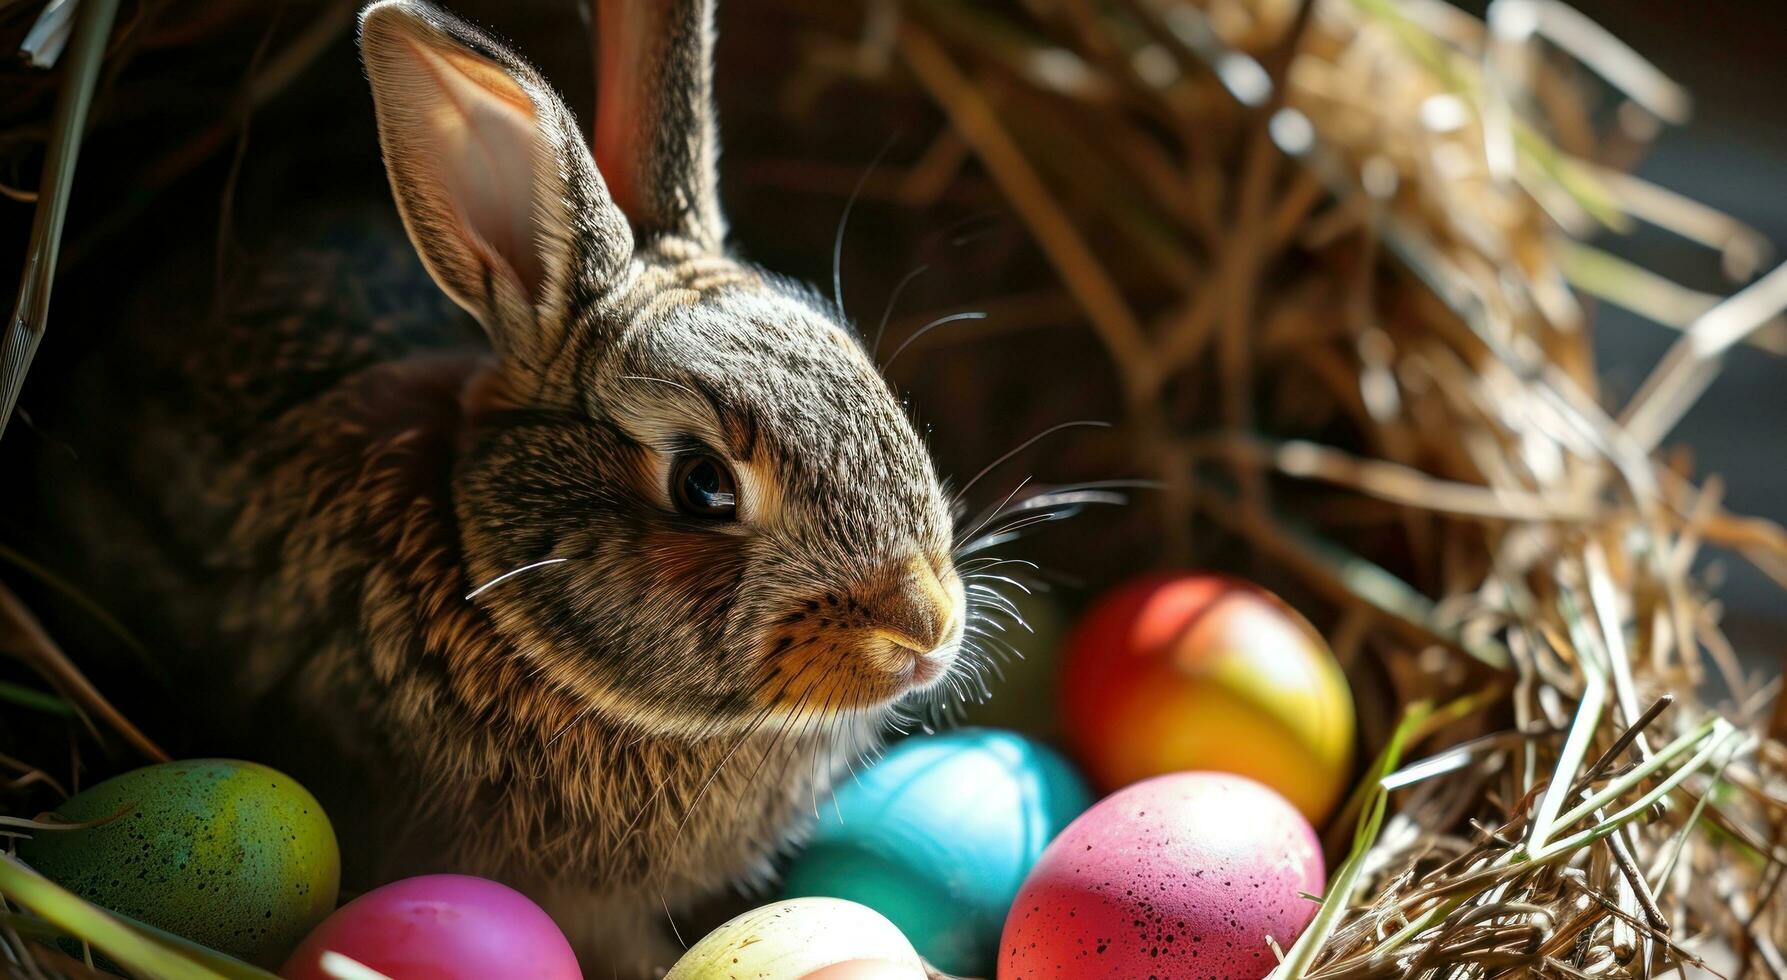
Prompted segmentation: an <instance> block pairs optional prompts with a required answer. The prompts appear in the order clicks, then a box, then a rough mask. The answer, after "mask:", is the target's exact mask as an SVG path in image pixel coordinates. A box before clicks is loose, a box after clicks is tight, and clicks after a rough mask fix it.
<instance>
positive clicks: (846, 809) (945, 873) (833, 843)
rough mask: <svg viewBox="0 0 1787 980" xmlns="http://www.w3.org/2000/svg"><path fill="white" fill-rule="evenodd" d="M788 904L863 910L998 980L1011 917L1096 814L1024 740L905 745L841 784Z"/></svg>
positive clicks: (962, 737) (797, 865)
mask: <svg viewBox="0 0 1787 980" xmlns="http://www.w3.org/2000/svg"><path fill="white" fill-rule="evenodd" d="M834 803H835V805H833V806H825V807H821V808H820V813H821V817H820V820H819V826H818V828H817V829H816V830H815V831H814V834H813V839H812V842H811V843H810V844H809V845H808V847H807V849H806V850H805V851H804V852H803V853H802V854H801V855H800V857H798V858H797V859H795V861H794V862H793V864H792V865H790V866H789V868H788V870H787V873H786V875H785V876H784V879H783V881H784V885H783V889H784V892H785V894H786V895H788V896H789V897H801V896H811V895H819V896H830V897H833V898H845V899H850V900H852V901H856V902H861V903H862V904H864V905H867V906H869V907H870V908H872V909H875V910H876V911H878V912H880V913H881V914H882V915H885V916H887V918H889V919H890V920H892V921H893V923H894V924H895V925H897V926H899V927H900V930H901V931H902V932H904V933H905V934H906V938H908V939H910V940H911V941H912V945H913V946H914V947H916V948H917V949H918V951H919V953H921V954H923V955H924V957H925V958H926V959H927V960H929V961H930V962H931V964H932V965H933V966H936V967H937V968H939V969H941V970H943V971H945V972H947V973H954V974H959V975H966V976H991V975H992V969H993V961H994V958H995V956H996V954H997V952H998V949H999V933H1000V930H1001V929H1002V928H1003V927H1004V924H1005V913H1006V911H1007V910H1008V909H1010V907H1011V902H1012V899H1013V898H1015V897H1016V896H1017V893H1018V887H1019V886H1020V885H1022V884H1023V882H1024V876H1025V875H1026V874H1028V873H1029V871H1030V866H1031V865H1032V864H1035V863H1036V859H1037V857H1038V856H1040V855H1041V854H1042V850H1043V848H1044V847H1046V846H1048V843H1049V841H1051V840H1053V839H1054V837H1055V835H1056V834H1058V833H1060V832H1061V830H1062V828H1064V827H1066V826H1067V825H1068V824H1069V823H1071V822H1072V821H1073V818H1074V817H1077V816H1079V815H1080V813H1081V812H1082V811H1084V810H1085V809H1086V808H1087V807H1089V806H1091V805H1092V794H1091V792H1090V791H1089V790H1088V789H1087V788H1086V783H1085V781H1084V780H1083V779H1081V778H1080V776H1079V774H1078V773H1076V772H1074V770H1073V767H1072V766H1070V765H1068V763H1067V761H1066V760H1065V759H1063V758H1062V757H1061V756H1060V755H1058V754H1057V753H1056V752H1054V751H1053V750H1052V749H1049V748H1047V747H1046V746H1044V745H1042V744H1041V743H1039V742H1036V741H1034V740H1032V739H1029V738H1025V737H1024V736H1022V735H1018V734H1015V733H1013V732H1005V731H998V730H994V729H968V730H965V731H960V732H951V733H948V734H944V735H926V736H919V737H914V738H909V739H906V740H905V741H903V742H899V743H897V744H895V745H894V746H892V747H891V748H889V749H888V750H887V753H886V755H884V756H883V757H882V758H881V761H879V762H877V763H875V764H874V765H873V766H871V767H869V768H868V769H867V770H866V771H863V772H861V774H860V776H859V778H857V779H855V780H852V779H850V778H848V777H845V778H844V779H842V780H840V782H839V785H838V788H837V791H836V795H835V798H834Z"/></svg>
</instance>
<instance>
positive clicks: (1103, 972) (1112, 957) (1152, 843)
mask: <svg viewBox="0 0 1787 980" xmlns="http://www.w3.org/2000/svg"><path fill="white" fill-rule="evenodd" d="M1325 877H1326V872H1325V869H1324V867H1323V864H1322V850H1321V845H1320V844H1319V843H1318V842H1317V841H1316V836H1315V831H1314V830H1312V829H1310V826H1309V824H1308V823H1307V822H1306V821H1304V819H1303V817H1302V815H1301V814H1299V813H1298V812H1297V809H1296V808H1295V807H1293V806H1291V804H1290V803H1288V802H1286V800H1285V799H1284V797H1282V796H1279V795H1278V794H1277V793H1274V792H1273V791H1272V790H1269V789H1267V788H1266V787H1264V786H1262V785H1260V784H1259V783H1256V782H1254V781H1253V780H1251V779H1247V778H1245V777H1243V776H1235V775H1231V774H1228V773H1215V772H1181V773H1173V774H1171V775H1166V776H1159V777H1156V778H1154V779H1149V780H1145V781H1143V782H1140V783H1136V784H1135V785H1133V786H1130V787H1128V788H1126V789H1123V790H1120V791H1118V792H1116V793H1114V794H1112V795H1111V796H1108V797H1106V798H1105V799H1104V800H1102V801H1100V802H1099V803H1098V804H1097V805H1096V806H1094V807H1093V808H1092V809H1090V810H1088V811H1086V812H1085V813H1084V814H1082V815H1081V816H1080V818H1079V819H1078V820H1075V821H1074V822H1073V823H1071V824H1069V825H1068V827H1067V829H1066V830H1064V831H1062V832H1061V836H1059V837H1057V838H1055V841H1054V843H1052V844H1050V845H1049V847H1048V849H1047V850H1045V851H1043V853H1042V857H1041V859H1039V860H1038V861H1037V863H1036V866H1035V867H1034V868H1033V869H1032V870H1031V872H1030V876H1029V877H1028V878H1027V879H1025V881H1024V887H1023V889H1022V890H1020V891H1019V892H1018V898H1017V901H1016V903H1014V904H1013V905H1012V909H1011V914H1010V915H1009V916H1008V917H1007V918H1006V920H1005V934H1004V936H1003V937H1002V938H1001V941H1000V944H999V980H1080V978H1085V980H1092V978H1099V980H1104V978H1108V977H1137V978H1140V977H1161V978H1165V977H1192V976H1195V977H1220V978H1226V980H1259V978H1260V977H1263V976H1265V975H1266V974H1267V973H1269V972H1271V970H1272V968H1273V967H1274V966H1275V965H1277V962H1278V961H1277V958H1276V957H1275V956H1274V955H1273V954H1272V949H1271V947H1270V946H1268V945H1267V944H1266V937H1268V936H1270V937H1271V938H1272V939H1273V940H1275V941H1276V942H1277V943H1278V944H1279V945H1280V946H1283V947H1286V948H1288V947H1289V946H1290V945H1291V943H1292V941H1294V940H1295V939H1296V938H1297V935H1298V934H1299V933H1301V932H1302V931H1303V927H1304V926H1306V925H1308V924H1309V920H1310V919H1311V918H1313V917H1314V915H1315V911H1316V906H1315V903H1313V902H1311V901H1309V900H1308V899H1306V898H1303V897H1302V896H1301V895H1300V894H1299V893H1300V892H1306V893H1308V894H1311V895H1319V894H1321V893H1322V888H1323V885H1324V879H1325Z"/></svg>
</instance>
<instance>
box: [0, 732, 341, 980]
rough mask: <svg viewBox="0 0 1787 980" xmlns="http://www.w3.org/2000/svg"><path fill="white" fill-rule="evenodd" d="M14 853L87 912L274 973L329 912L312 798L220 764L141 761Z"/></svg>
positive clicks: (270, 774) (325, 847) (336, 876)
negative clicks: (115, 916)
mask: <svg viewBox="0 0 1787 980" xmlns="http://www.w3.org/2000/svg"><path fill="white" fill-rule="evenodd" d="M125 809H128V812H127V813H125V814H124V815H123V816H121V817H119V818H118V819H116V820H113V821H111V822H109V823H106V824H102V825H100V826H97V827H90V828H86V829H83V830H71V831H39V832H38V833H37V834H36V835H35V836H34V837H33V838H32V839H30V840H27V841H21V842H20V844H19V856H20V857H22V858H24V859H25V861H26V862H27V863H29V864H30V865H31V866H32V867H34V868H36V869H38V870H39V871H41V872H43V873H44V874H45V875H46V876H48V877H49V878H51V879H53V880H55V881H57V882H59V883H61V884H62V885H63V886H64V887H66V888H68V889H70V890H71V891H74V892H76V893H77V894H79V895H80V896H81V897H83V898H85V899H87V900H88V901H90V902H93V903H94V904H96V905H101V906H104V907H106V908H108V909H112V910H114V911H116V912H121V913H123V914H125V915H128V916H131V917H132V918H136V919H140V920H142V921H143V922H147V923H149V924H150V925H153V926H159V927H160V928H162V929H166V930H168V931H169V932H173V933H177V934H179V935H181V936H185V937H186V938H188V939H191V940H194V941H196V942H200V943H203V944H205V945H206V946H210V947H212V948H213V949H217V950H221V951H222V952H225V953H229V954H230V955H232V956H236V957H238V958H240V959H244V960H247V961H248V962H250V963H255V964H258V965H260V966H264V967H267V968H269V969H272V968H275V967H277V966H278V965H279V963H280V961H281V960H282V959H283V958H284V957H285V955H286V954H287V953H289V952H291V951H292V949H293V947H295V946H297V944H298V941H299V940H301V939H303V938H304V936H305V934H306V933H308V932H309V931H310V930H311V928H312V927H314V926H315V925H316V924H317V923H318V922H321V921H322V920H323V919H324V918H325V917H326V916H327V915H328V914H329V913H330V912H331V911H333V910H334V908H335V895H336V889H337V887H338V885H339V883H340V879H341V857H340V854H339V852H337V850H336V846H335V830H334V828H333V827H331V826H329V818H328V816H327V815H325V814H324V813H323V808H322V807H321V806H319V805H318V804H317V802H316V798H315V797H313V796H311V795H310V792H309V791H308V790H306V789H305V788H304V787H302V786H300V785H298V783H297V781H296V780H294V779H292V778H291V777H290V776H287V775H286V774H284V773H282V772H279V771H278V770H276V769H269V768H267V767H266V766H262V765H257V764H255V763H253V762H238V761H235V760H231V759H193V760H189V761H185V762H168V763H163V764H162V765H158V766H149V767H147V768H145V769H138V770H135V771H134V772H127V773H125V774H124V775H122V776H118V777H115V778H113V779H108V780H106V781H105V782H103V783H100V784H99V785H97V786H94V787H92V788H91V789H88V790H87V791H86V792H83V793H79V794H76V795H75V796H74V797H72V798H70V799H69V800H68V802H66V803H64V804H62V806H61V807H59V808H58V809H57V810H56V813H57V814H58V815H60V816H62V817H64V818H66V819H69V820H75V821H86V820H96V819H99V818H102V817H107V816H110V815H112V814H114V813H117V812H118V811H120V810H125Z"/></svg>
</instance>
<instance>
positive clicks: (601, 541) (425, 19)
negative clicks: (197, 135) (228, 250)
mask: <svg viewBox="0 0 1787 980" xmlns="http://www.w3.org/2000/svg"><path fill="white" fill-rule="evenodd" d="M597 26H598V27H599V29H600V36H601V51H600V56H601V59H600V60H601V66H600V68H601V77H600V81H601V85H600V97H599V107H598V123H597V126H596V130H595V132H596V139H595V147H596V150H595V154H594V155H593V156H592V154H591V152H590V150H589V149H588V148H587V146H586V144H585V142H584V140H583V138H582V136H581V133H580V130H579V128H578V126H577V125H576V123H575V121H574V120H573V118H572V116H571V114H570V112H569V111H568V110H567V109H566V108H565V106H564V105H563V103H562V102H561V101H560V100H559V98H558V97H557V96H556V95H555V94H554V93H553V92H552V90H551V89H550V88H548V87H547V85H546V84H545V82H544V81H542V79H541V78H540V77H539V75H538V74H537V73H536V72H535V71H534V70H533V69H532V68H530V67H529V66H528V65H526V64H525V63H524V62H522V61H521V60H520V59H519V58H517V57H516V56H515V55H513V54H511V53H510V52H509V51H507V50H505V49H504V48H503V47H502V46H501V45H500V44H498V43H497V42H495V41H493V40H492V39H491V38H489V37H488V36H486V35H485V34H483V33H481V32H479V31H478V30H476V29H474V28H472V27H469V26H468V25H466V24H464V23H462V22H460V21H458V20H457V19H455V18H453V17H451V16H450V15H447V14H445V13H443V12H441V11H439V10H437V9H435V8H433V7H431V6H429V5H427V4H425V3H421V2H417V0H384V2H380V3H376V4H374V5H372V6H371V7H369V8H368V9H367V10H366V11H365V13H364V14H363V15H362V18H361V47H362V51H363V54H364V57H365V62H366V67H367V72H368V75H369V76H370V78H371V82H372V89H373V95H374V100H375V103H376V107H377V114H378V123H379V135H380V140H381V143H382V145H383V148H384V154H385V162H386V166H387V169H388V170H389V174H390V178H391V186H392V189H393V191H394V192H395V195H396V198H397V203H398V208H399V210H400V211H401V213H402V216H403V219H404V223H405V225H406V227H407V228H408V230H409V233H410V237H411V239H412V240H413V242H414V244H415V246H416V249H417V251H418V252H419V253H420V254H421V257H422V260H423V262H424V263H425V264H426V265H427V267H428V270H429V272H430V274H431V275H432V276H433V277H434V279H435V281H436V282H438V283H439V284H440V287H441V288H442V289H443V290H445V291H446V292H447V293H448V295H450V296H451V297H452V298H453V299H454V300H455V301H456V302H458V303H459V304H460V305H461V306H463V307H465V309H467V310H468V311H470V312H471V314H472V315H473V316H474V317H476V318H477V320H478V321H479V322H480V323H481V324H482V325H483V327H484V329H485V331H486V333H487V334H488V335H489V338H490V341H491V345H492V347H493V349H494V354H495V356H494V360H493V362H492V365H491V367H490V369H489V370H488V371H486V372H484V373H483V374H481V375H479V377H478V378H477V379H476V380H475V381H474V382H473V383H471V384H470V385H468V388H467V391H466V394H465V399H464V400H465V403H466V406H467V408H466V414H467V420H468V421H467V426H466V432H465V434H464V437H463V447H462V453H461V455H460V458H459V462H458V463H457V466H456V469H455V472H454V477H453V481H454V482H453V487H452V493H453V497H454V507H455V510H456V513H457V518H458V523H459V533H460V544H461V547H462V549H463V552H464V565H465V569H466V574H467V577H468V581H470V582H473V583H486V582H490V581H491V580H493V579H497V578H498V577H499V576H502V575H504V574H505V573H510V572H516V571H517V570H519V569H526V571H522V572H519V573H518V574H516V575H514V577H512V578H509V579H505V580H502V581H500V582H498V583H497V584H496V585H494V586H491V587H489V588H486V589H483V590H480V591H478V592H477V593H476V594H475V595H474V596H473V597H472V600H471V601H474V602H476V603H478V604H479V605H480V606H482V607H483V608H484V609H485V610H486V612H487V613H488V614H489V616H490V618H491V619H492V621H493V622H494V623H495V624H496V626H497V628H498V629H499V630H500V631H501V632H502V633H503V634H504V635H505V636H506V638H507V639H508V640H509V641H510V644H511V646H512V647H513V649H514V650H515V651H516V655H517V656H520V657H524V658H527V660H528V661H529V665H528V667H529V669H530V670H532V671H534V672H535V673H536V674H537V676H538V677H540V678H543V679H545V680H546V681H547V682H548V683H552V684H555V685H557V686H559V687H561V688H562V689H565V690H567V691H570V692H572V693H574V694H575V695H577V696H578V697H579V698H581V699H582V700H583V701H584V703H586V704H587V705H588V706H589V710H590V711H592V712H599V713H600V714H601V715H602V716H605V717H607V718H609V719H611V720H613V721H615V722H618V723H623V724H630V725H635V726H638V727H640V728H641V729H644V730H649V731H656V732H660V733H666V734H672V733H674V734H681V735H685V736H701V735H707V734H720V733H722V732H725V731H728V730H733V731H736V730H740V729H742V728H745V727H748V726H751V725H755V724H762V723H764V722H766V721H771V720H773V719H777V718H780V719H782V720H783V722H786V721H787V720H788V719H790V718H803V717H804V718H808V719H814V718H817V719H818V721H817V724H819V725H824V724H826V723H827V722H828V721H829V722H831V723H840V722H843V721H845V720H849V719H857V720H863V719H869V718H873V717H874V716H875V715H876V713H877V712H878V711H879V710H880V709H881V708H883V707H885V706H887V705H889V704H891V703H893V702H895V701H897V700H898V699H900V698H901V697H902V696H904V695H906V694H908V693H911V692H914V691H918V690H922V689H925V688H927V687H929V686H931V685H934V684H936V683H937V682H938V681H939V680H940V679H941V678H942V677H943V676H945V675H946V674H947V673H948V671H949V670H950V669H951V667H952V665H953V664H954V662H955V659H956V656H957V650H958V648H959V646H960V643H961V636H962V631H963V628H964V601H963V589H962V583H961V579H960V578H959V577H958V575H957V574H956V572H955V570H954V568H953V566H952V561H951V554H950V551H951V526H950V524H951V519H950V508H949V505H948V503H947V502H946V500H945V498H944V495H943V492H942V489H941V487H940V485H939V482H938V479H937V477H936V474H935V472H934V469H933V467H932V464H931V462H930V459H929V456H928V454H927V452H926V450H925V447H924V446H923V444H922V443H921V441H920V439H919V437H918V435H917V434H916V433H915V432H914V430H913V428H912V425H911V423H910V422H909V420H908V418H907V416H906V413H905V411H904V410H903V409H902V407H901V405H900V403H899V402H898V400H897V399H896V397H895V395H894V394H893V392H892V391H891V390H890V388H889V387H888V385H887V383H886V382H885V381H884V380H883V379H882V378H881V376H880V375H879V374H878V372H877V371H876V369H875V366H874V365H873V364H872V363H871V361H870V359H869V357H868V356H866V355H865V353H864V351H863V349H862V347H861V345H860V344H859V343H858V342H857V340H856V338H855V336H854V334H853V333H852V332H851V331H850V330H849V329H847V327H846V326H845V325H844V324H843V323H842V322H841V320H840V319H839V315H838V311H836V310H835V309H833V308H832V307H831V306H830V305H829V304H828V303H826V302H824V301H822V300H820V299H819V298H817V297H816V296H815V294H813V293H812V292H811V291H810V290H808V289H807V288H805V287H802V286H800V285H796V284H794V283H790V282H788V281H785V280H783V279H779V278H777V277H775V276H773V275H771V274H769V273H766V272H764V271H763V270H760V269H757V268H755V267H752V266H750V265H747V264H745V263H742V262H740V261H738V260H736V259H734V258H733V257H731V256H730V255H728V254H727V253H726V251H725V249H724V245H723V239H724V235H725V228H724V223H723V219H722V217H721V212H720V208H719V203H718V199H717V195H716V187H715V185H716V175H715V164H716V157H717V146H716V135H715V124H714V119H713V114H712V108H711V105H710V101H709V88H710V76H711V49H712V10H711V0H612V2H604V3H603V4H601V7H600V18H599V23H598V25H597ZM598 161H599V162H600V167H598Z"/></svg>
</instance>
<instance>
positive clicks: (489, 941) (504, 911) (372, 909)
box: [279, 875, 583, 980]
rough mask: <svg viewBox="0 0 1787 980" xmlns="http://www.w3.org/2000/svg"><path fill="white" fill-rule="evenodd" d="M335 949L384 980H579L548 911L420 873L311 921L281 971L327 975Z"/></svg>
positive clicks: (312, 977) (476, 883)
mask: <svg viewBox="0 0 1787 980" xmlns="http://www.w3.org/2000/svg"><path fill="white" fill-rule="evenodd" d="M328 953H339V954H341V955H343V956H346V957H348V958H349V959H351V960H353V961H354V962H356V963H359V964H360V965H362V966H365V967H368V968H370V969H372V970H374V971H376V972H377V973H380V974H382V975H384V976H386V977H389V978H390V980H482V978H486V977H514V978H517V980H521V978H526V980H582V976H583V974H582V973H581V972H580V971H579V970H578V967H577V954H575V953H573V952H572V951H571V944H570V943H569V942H568V941H566V939H565V934H564V933H562V932H560V931H559V929H558V926H557V925H556V924H554V923H553V921H552V917H551V916H549V915H547V914H546V912H545V911H544V910H543V909H541V908H540V907H539V906H538V905H535V904H534V903H533V901H532V900H530V899H529V898H528V897H527V896H525V895H523V894H521V893H520V892H518V891H516V890H515V889H513V888H510V887H509V886H507V885H500V884H497V883H496V882H494V881H489V880H487V879H484V878H474V877H472V876H470V875H423V876H421V877H418V878H405V879H403V880H402V881H394V882H392V883H390V884H388V885H384V886H382V887H379V888H375V889H373V890H372V891H369V892H367V893H366V894H364V895H361V896H360V897H359V898H356V899H354V900H353V901H351V902H349V903H347V904H346V905H343V906H342V907H341V908H340V909H337V910H336V912H335V914H334V915H331V916H329V918H328V919H326V920H324V922H323V924H322V925H320V926H318V927H317V928H316V931H314V932H312V933H311V934H310V935H309V937H307V938H306V939H305V940H304V944H303V945H302V946H299V947H298V950H297V952H295V953H293V954H292V956H291V958H290V959H289V960H287V961H286V964H285V968H284V969H282V970H280V973H279V975H280V976H282V977H284V978H285V980H330V978H331V977H333V976H334V974H332V973H330V972H329V971H328V970H327V969H326V968H325V966H324V962H323V961H324V958H325V954H328Z"/></svg>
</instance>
